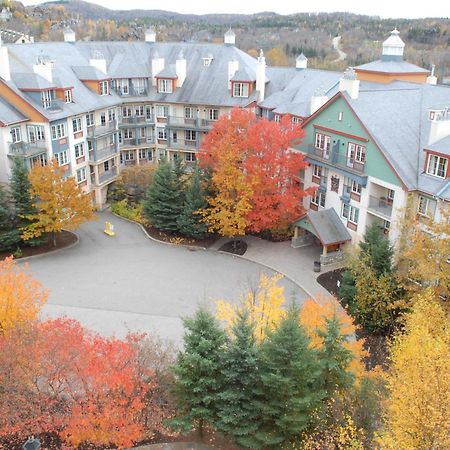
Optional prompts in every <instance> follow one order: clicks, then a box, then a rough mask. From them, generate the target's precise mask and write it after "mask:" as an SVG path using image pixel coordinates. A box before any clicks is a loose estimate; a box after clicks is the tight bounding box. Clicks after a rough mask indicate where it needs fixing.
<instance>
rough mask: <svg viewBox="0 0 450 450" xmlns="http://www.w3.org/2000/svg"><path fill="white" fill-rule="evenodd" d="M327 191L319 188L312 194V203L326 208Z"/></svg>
mask: <svg viewBox="0 0 450 450" xmlns="http://www.w3.org/2000/svg"><path fill="white" fill-rule="evenodd" d="M326 198H327V196H326V192H323V191H319V190H318V189H317V190H316V191H315V192H314V194H313V195H311V203H312V204H313V205H316V206H320V207H321V208H325V202H326Z"/></svg>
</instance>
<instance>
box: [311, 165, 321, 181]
mask: <svg viewBox="0 0 450 450" xmlns="http://www.w3.org/2000/svg"><path fill="white" fill-rule="evenodd" d="M313 176H314V177H317V178H320V177H321V176H322V166H318V165H317V164H313Z"/></svg>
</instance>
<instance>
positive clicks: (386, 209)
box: [367, 195, 392, 220]
mask: <svg viewBox="0 0 450 450" xmlns="http://www.w3.org/2000/svg"><path fill="white" fill-rule="evenodd" d="M367 210H368V211H370V212H372V213H374V214H376V215H378V216H381V217H383V218H386V219H389V220H390V219H391V217H392V200H390V199H388V198H386V197H374V196H373V195H370V196H369V205H368V207H367Z"/></svg>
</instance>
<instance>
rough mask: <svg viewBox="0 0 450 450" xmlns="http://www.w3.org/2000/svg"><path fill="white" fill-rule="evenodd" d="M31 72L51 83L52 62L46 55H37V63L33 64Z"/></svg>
mask: <svg viewBox="0 0 450 450" xmlns="http://www.w3.org/2000/svg"><path fill="white" fill-rule="evenodd" d="M33 72H34V73H35V74H37V75H40V76H41V77H42V78H45V79H46V80H47V81H48V82H49V83H53V68H52V62H51V61H50V59H49V58H47V57H46V56H43V55H41V56H39V57H38V60H37V63H36V64H33Z"/></svg>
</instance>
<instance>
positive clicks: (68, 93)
mask: <svg viewBox="0 0 450 450" xmlns="http://www.w3.org/2000/svg"><path fill="white" fill-rule="evenodd" d="M72 101H73V100H72V89H65V90H64V102H65V103H72Z"/></svg>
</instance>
